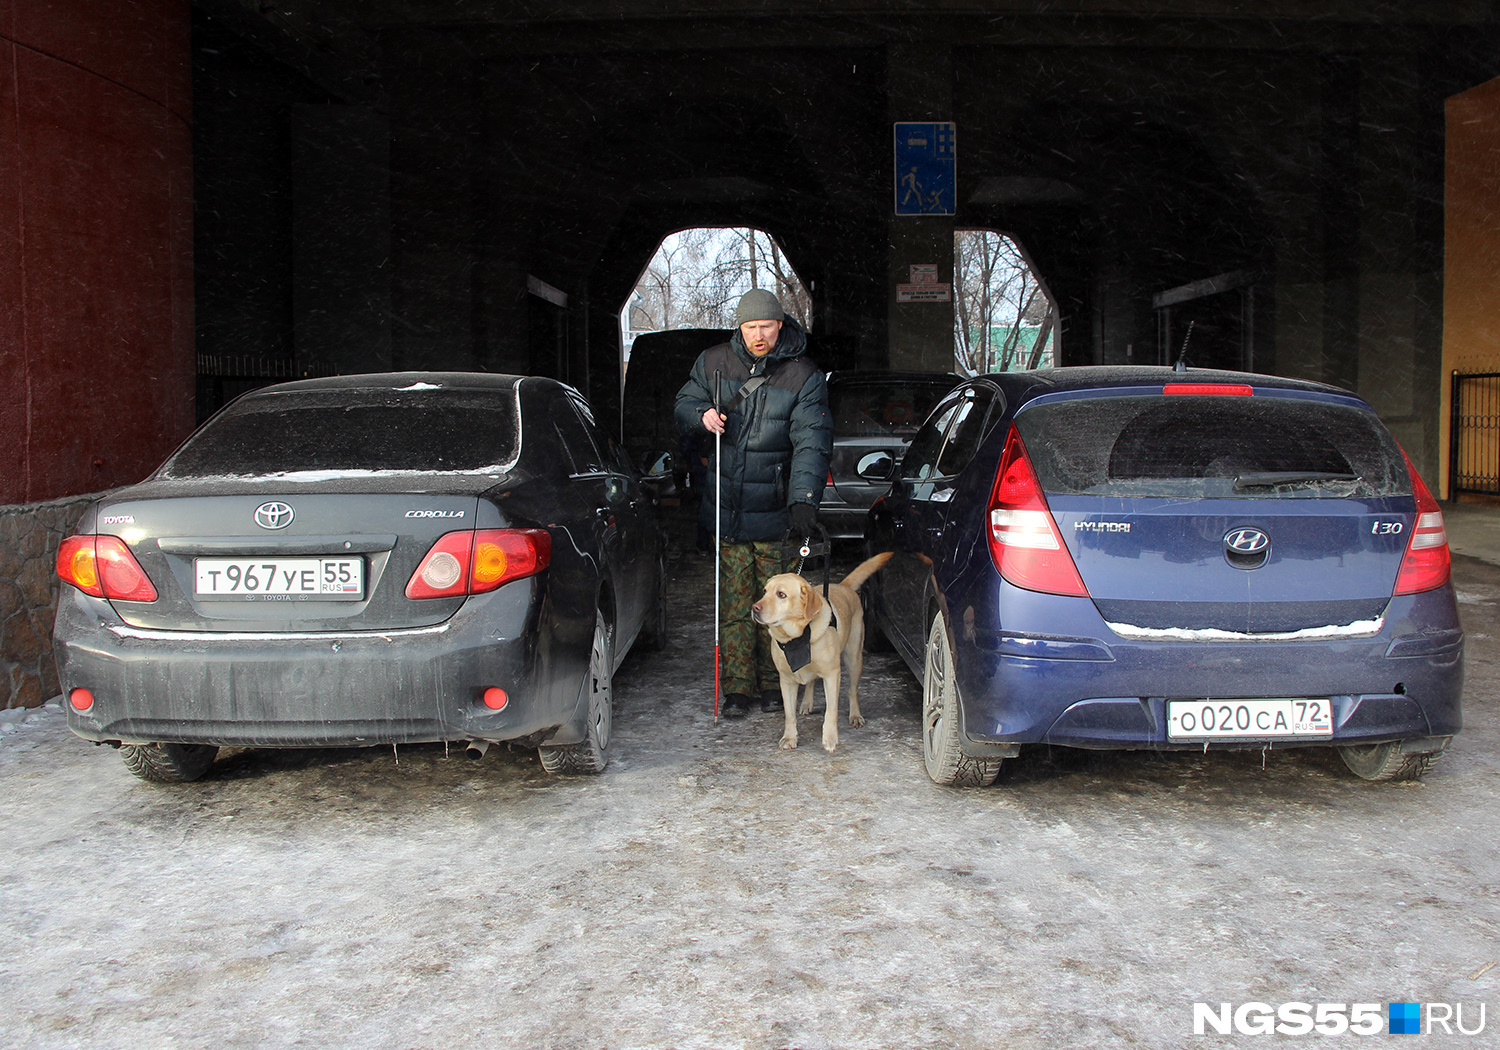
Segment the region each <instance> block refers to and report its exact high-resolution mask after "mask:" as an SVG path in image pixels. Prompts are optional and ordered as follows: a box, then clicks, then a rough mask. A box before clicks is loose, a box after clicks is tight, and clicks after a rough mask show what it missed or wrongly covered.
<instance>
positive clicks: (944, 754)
mask: <svg viewBox="0 0 1500 1050" xmlns="http://www.w3.org/2000/svg"><path fill="white" fill-rule="evenodd" d="M960 717H961V716H960V713H959V707H958V686H957V684H956V683H955V682H954V680H953V647H952V645H951V644H950V643H949V641H948V621H947V619H946V618H945V617H944V616H943V614H942V613H938V614H937V615H936V616H935V617H933V619H932V629H931V630H930V631H929V632H928V633H927V656H926V660H925V662H924V666H923V670H922V762H923V764H924V765H926V767H927V775H928V776H929V777H931V778H932V782H933V783H935V784H943V785H946V786H950V787H986V786H988V785H990V784H993V783H994V782H995V777H996V776H998V775H999V773H1000V764H1001V762H1003V761H1004V760H1003V759H999V758H975V757H973V756H972V755H966V754H964V753H963V749H962V748H961V747H959V741H958V725H959V718H960Z"/></svg>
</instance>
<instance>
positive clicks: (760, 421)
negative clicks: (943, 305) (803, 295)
mask: <svg viewBox="0 0 1500 1050" xmlns="http://www.w3.org/2000/svg"><path fill="white" fill-rule="evenodd" d="M806 350H807V333H806V332H804V331H803V330H802V326H801V325H799V324H798V323H797V322H796V321H794V320H793V319H792V318H790V317H788V318H787V319H786V320H785V321H783V322H782V325H781V333H780V335H779V336H778V337H777V340H776V345H775V346H774V347H773V348H772V349H771V352H770V353H769V354H767V355H766V356H765V357H763V358H756V357H755V356H754V355H753V354H751V353H750V351H749V350H747V349H746V348H745V342H744V339H743V338H741V336H740V333H739V332H735V333H734V337H733V338H732V339H730V341H729V342H727V343H720V344H719V345H718V346H712V347H709V348H708V349H707V350H705V351H703V353H702V354H700V355H699V357H698V360H697V361H695V362H694V363H693V370H692V374H691V375H690V376H689V378H688V381H687V382H686V383H684V384H683V387H682V389H681V390H679V391H678V392H677V406H676V417H677V425H678V426H679V427H681V428H682V432H683V433H684V434H690V435H694V436H697V437H705V436H706V437H707V439H708V441H709V443H710V445H711V444H712V438H713V435H712V434H709V433H708V431H707V430H706V429H705V428H704V426H703V413H704V412H706V411H708V410H709V409H710V408H713V407H714V404H715V398H714V390H713V387H714V373H715V372H717V373H718V374H719V392H718V399H717V403H718V404H719V405H720V406H721V407H723V406H726V405H728V404H729V402H730V401H732V400H734V397H735V395H736V394H737V393H739V390H740V387H742V386H744V385H745V381H746V380H747V379H749V378H750V377H751V375H759V374H760V373H761V372H765V371H767V370H769V375H768V378H767V379H766V381H765V382H764V383H763V384H761V386H760V387H758V388H757V389H756V390H755V391H754V392H753V393H751V394H750V396H749V397H747V398H745V399H744V400H742V401H741V402H740V403H739V404H738V405H737V406H735V407H734V409H733V410H732V411H730V412H729V413H728V416H729V422H728V423H727V424H726V426H725V428H724V434H723V436H722V437H721V438H720V439H719V445H720V456H721V457H722V459H723V474H722V484H723V490H722V495H721V496H720V504H721V505H720V508H719V509H720V513H721V515H722V518H721V527H722V529H723V538H724V542H725V543H750V542H752V541H763V540H779V539H782V538H783V537H784V536H785V535H786V532H787V528H788V517H787V508H788V507H789V506H790V505H791V504H793V503H810V504H811V505H812V506H814V507H816V506H817V505H818V504H819V503H821V502H822V501H823V486H824V483H825V482H826V481H827V479H828V457H829V453H830V451H831V450H832V448H833V419H832V417H831V416H830V415H829V412H828V384H827V383H826V382H825V380H824V378H823V373H822V372H821V371H819V370H818V368H817V366H816V365H814V364H813V363H812V362H811V361H809V360H808V359H807V356H806ZM717 467H718V464H715V463H712V462H711V463H710V464H709V476H708V489H707V490H706V491H705V492H704V493H703V501H702V503H701V505H700V507H699V512H698V520H699V521H700V522H701V523H702V524H703V525H704V526H705V527H706V528H707V529H709V530H710V531H712V530H713V528H714V488H713V486H714V471H715V469H717Z"/></svg>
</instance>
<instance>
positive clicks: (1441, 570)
mask: <svg viewBox="0 0 1500 1050" xmlns="http://www.w3.org/2000/svg"><path fill="white" fill-rule="evenodd" d="M1401 454H1402V455H1403V456H1406V453H1405V452H1404V451H1403V452H1402V453H1401ZM1406 469H1407V472H1408V473H1410V474H1411V492H1412V495H1413V496H1415V497H1416V500H1417V524H1416V526H1415V527H1414V528H1413V529H1412V531H1411V539H1410V540H1408V541H1407V543H1406V554H1405V556H1403V557H1402V559H1401V570H1400V571H1399V572H1397V573H1396V586H1395V589H1394V590H1392V591H1391V593H1392V594H1393V595H1394V594H1416V593H1417V592H1419V591H1430V590H1432V589H1433V588H1434V587H1441V586H1442V585H1443V584H1445V583H1447V582H1448V576H1449V574H1450V573H1451V571H1452V568H1453V556H1452V554H1451V553H1450V552H1449V550H1448V530H1447V529H1446V528H1445V527H1444V526H1443V512H1442V510H1441V509H1439V507H1438V503H1437V500H1435V499H1433V498H1432V493H1431V492H1428V491H1427V486H1426V485H1424V484H1423V483H1422V476H1421V475H1420V474H1418V473H1417V468H1416V467H1414V466H1412V463H1411V457H1409V456H1408V457H1407V458H1406Z"/></svg>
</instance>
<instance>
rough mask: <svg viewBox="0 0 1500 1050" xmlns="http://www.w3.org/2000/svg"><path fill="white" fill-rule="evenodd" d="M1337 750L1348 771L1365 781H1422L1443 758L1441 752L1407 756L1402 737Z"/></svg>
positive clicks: (1426, 752)
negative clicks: (1403, 752) (1403, 750)
mask: <svg viewBox="0 0 1500 1050" xmlns="http://www.w3.org/2000/svg"><path fill="white" fill-rule="evenodd" d="M1338 751H1339V757H1340V758H1342V759H1343V760H1344V765H1346V766H1348V767H1349V771H1350V772H1351V773H1353V774H1354V775H1355V776H1357V777H1361V778H1363V779H1365V780H1420V779H1422V777H1423V776H1425V775H1426V774H1427V771H1428V770H1429V769H1431V768H1432V767H1433V766H1435V765H1437V761H1438V759H1440V758H1442V757H1443V753H1442V751H1424V752H1422V753H1420V754H1415V755H1404V754H1402V753H1401V741H1399V740H1392V741H1389V742H1388V743H1384V744H1350V745H1348V746H1346V747H1341V748H1339V749H1338Z"/></svg>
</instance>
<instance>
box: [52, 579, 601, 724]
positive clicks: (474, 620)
mask: <svg viewBox="0 0 1500 1050" xmlns="http://www.w3.org/2000/svg"><path fill="white" fill-rule="evenodd" d="M534 596H535V591H534V587H533V586H532V584H531V581H518V583H517V584H516V585H510V586H507V587H502V588H501V589H500V590H498V591H496V592H494V593H493V594H488V595H483V596H480V597H477V598H471V599H470V600H469V601H468V602H466V603H465V605H464V606H463V607H462V608H461V609H460V610H459V612H458V613H456V614H455V615H454V616H453V617H451V618H450V619H449V620H447V621H446V622H444V623H442V624H438V625H435V626H432V627H426V628H418V629H412V630H404V631H403V630H397V631H386V632H344V633H338V632H318V633H305V634H297V633H289V634H285V635H281V634H268V633H223V634H221V633H216V632H182V631H155V630H141V629H138V628H132V627H129V626H127V625H124V624H122V623H121V622H120V621H119V619H118V617H116V616H115V615H114V614H113V611H112V610H111V609H110V606H109V605H108V603H106V602H103V601H100V600H98V599H94V598H90V597H88V596H87V595H83V594H81V593H79V592H77V591H73V590H72V589H71V588H69V589H67V590H66V593H65V594H64V595H63V600H62V601H61V602H60V603H59V611H58V620H57V625H56V628H55V631H54V636H55V640H56V644H55V651H56V653H57V658H58V670H59V674H60V677H61V680H62V684H63V692H64V694H65V695H67V694H69V693H70V692H71V690H73V689H76V688H86V689H88V690H89V691H90V692H91V693H92V694H93V696H94V704H93V706H92V707H91V708H90V709H88V710H87V711H82V712H80V711H77V710H75V709H74V708H73V706H72V705H71V704H70V703H67V702H66V701H65V702H64V708H65V709H66V711H67V714H68V727H69V728H70V729H72V730H73V732H74V733H76V734H78V735H79V736H81V737H83V738H84V739H87V740H97V741H107V742H123V743H145V742H153V741H160V742H178V743H203V744H219V745H225V746H262V747H331V746H357V745H366V744H385V743H417V742H431V741H440V740H466V739H486V740H497V741H498V740H511V739H517V738H521V737H529V736H533V735H535V734H543V735H545V734H548V733H550V732H551V731H553V730H555V729H557V728H558V727H559V726H562V725H563V724H564V723H566V722H568V721H569V720H570V719H571V718H572V717H573V716H574V714H575V712H576V710H577V707H578V698H579V696H580V688H581V683H582V680H583V673H584V670H585V668H586V666H587V659H588V649H589V644H590V640H591V636H592V626H593V625H592V624H589V625H587V628H586V629H580V630H579V631H578V632H576V633H577V634H578V635H579V637H578V638H576V639H575V638H573V637H572V636H571V635H572V632H570V633H569V634H568V635H567V637H562V636H561V635H562V634H563V632H561V631H558V630H556V629H554V628H550V627H548V625H547V624H546V623H545V622H543V620H544V618H543V617H542V616H540V615H539V614H538V613H537V612H536V611H535V610H534V609H533V604H534ZM542 631H547V632H549V633H550V635H551V636H550V637H549V639H548V644H539V643H538V637H539V632H542ZM491 686H498V687H500V688H502V689H504V690H505V691H506V693H507V695H508V697H509V702H508V703H507V704H506V706H505V707H504V708H503V709H502V710H499V711H494V710H491V709H490V708H489V707H487V706H486V705H485V704H484V702H483V694H484V691H485V689H487V688H489V687H491ZM557 742H559V743H567V742H570V741H563V740H558V741H557Z"/></svg>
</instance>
